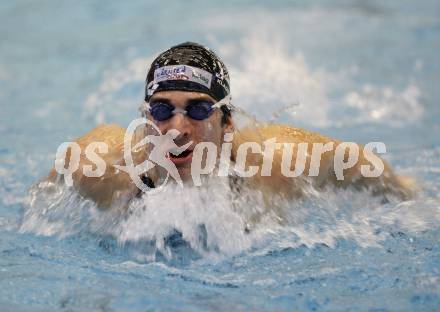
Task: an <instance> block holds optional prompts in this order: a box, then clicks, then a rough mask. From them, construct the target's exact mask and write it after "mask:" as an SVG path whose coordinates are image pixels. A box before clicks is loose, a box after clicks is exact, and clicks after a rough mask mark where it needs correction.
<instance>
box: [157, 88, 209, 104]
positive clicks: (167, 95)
mask: <svg viewBox="0 0 440 312" xmlns="http://www.w3.org/2000/svg"><path fill="white" fill-rule="evenodd" d="M158 101H165V102H169V103H173V104H174V103H176V104H178V103H186V102H191V101H208V102H212V103H215V102H217V101H216V100H215V99H213V98H212V97H211V96H209V95H208V94H206V93H202V92H192V91H191V92H189V91H177V90H176V91H159V92H156V93H154V94H153V96H152V97H151V98H150V102H158Z"/></svg>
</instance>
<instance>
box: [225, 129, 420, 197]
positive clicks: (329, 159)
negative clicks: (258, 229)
mask: <svg viewBox="0 0 440 312" xmlns="http://www.w3.org/2000/svg"><path fill="white" fill-rule="evenodd" d="M273 138H276V142H278V143H294V144H293V153H292V155H293V157H292V161H291V166H290V168H291V170H294V169H295V163H296V156H297V151H298V144H299V143H308V148H307V156H306V161H305V167H304V171H303V173H302V174H301V175H300V176H299V177H296V178H293V177H286V176H284V175H283V174H282V172H281V165H282V148H278V149H276V150H275V152H274V160H273V163H272V171H271V175H270V176H268V177H262V176H261V171H259V172H258V174H257V175H256V176H255V177H254V178H253V179H252V180H253V183H255V184H256V185H257V187H259V188H261V189H262V190H263V191H264V190H268V191H271V192H275V193H279V194H282V195H285V196H287V197H299V196H301V195H302V194H303V193H304V191H305V190H306V188H307V186H308V185H313V186H314V187H316V188H322V187H325V186H326V185H329V184H332V185H335V186H337V187H342V188H346V187H354V188H357V189H362V188H366V189H370V190H371V191H372V192H373V194H386V193H391V194H395V195H397V196H399V197H401V198H404V199H406V198H409V197H411V196H412V195H413V193H414V183H413V182H412V180H411V179H410V178H406V177H400V176H397V175H396V174H395V173H394V172H393V170H392V168H391V167H390V166H389V165H388V164H387V163H386V162H385V161H383V160H381V159H380V158H378V159H380V160H381V161H383V164H384V171H383V173H382V174H381V175H380V176H379V177H376V178H368V177H364V176H363V175H361V166H362V165H367V166H368V165H371V163H370V162H369V161H368V160H367V159H365V157H364V154H363V146H361V145H359V160H358V162H357V163H356V164H355V165H354V166H353V167H352V168H350V169H347V170H345V171H344V175H343V176H344V179H343V180H338V179H337V177H336V174H335V170H334V151H335V149H336V147H337V146H338V145H339V144H340V143H341V142H339V141H337V140H333V139H331V138H328V137H325V136H322V135H320V134H317V133H312V132H309V131H306V130H304V129H300V128H293V127H290V126H283V125H275V124H270V125H265V126H262V127H258V128H254V129H245V130H242V131H240V132H237V133H236V134H235V136H234V142H233V159H234V158H235V157H236V153H237V149H238V146H239V145H240V144H241V143H243V142H245V141H251V142H257V143H259V144H260V145H261V146H263V142H264V141H266V140H269V139H273ZM313 143H321V144H323V145H325V144H327V143H330V144H333V149H332V150H331V151H329V152H325V153H323V155H322V157H321V161H320V163H319V164H320V165H319V174H318V175H317V176H313V177H310V178H309V176H310V172H311V171H310V170H311V169H313V167H314V166H313V165H312V166H311V163H312V162H311V155H312V146H313ZM262 163H263V157H262V155H258V154H251V155H250V156H248V157H247V164H250V165H257V166H259V167H260V168H261V166H262ZM311 167H312V168H311ZM312 171H313V170H312Z"/></svg>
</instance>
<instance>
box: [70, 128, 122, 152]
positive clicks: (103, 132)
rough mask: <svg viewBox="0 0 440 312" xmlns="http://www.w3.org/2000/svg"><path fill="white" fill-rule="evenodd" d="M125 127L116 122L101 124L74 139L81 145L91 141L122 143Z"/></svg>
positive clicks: (110, 143) (112, 143)
mask: <svg viewBox="0 0 440 312" xmlns="http://www.w3.org/2000/svg"><path fill="white" fill-rule="evenodd" d="M124 134H125V129H124V128H122V127H121V126H119V125H117V124H102V125H99V126H97V127H96V128H94V129H92V130H90V131H89V132H87V133H86V134H84V135H83V136H81V137H79V138H77V139H76V140H75V141H76V142H77V143H78V144H79V145H80V146H81V147H83V146H86V145H88V144H90V143H92V142H104V143H105V144H107V145H109V146H114V145H119V144H122V142H123V141H124Z"/></svg>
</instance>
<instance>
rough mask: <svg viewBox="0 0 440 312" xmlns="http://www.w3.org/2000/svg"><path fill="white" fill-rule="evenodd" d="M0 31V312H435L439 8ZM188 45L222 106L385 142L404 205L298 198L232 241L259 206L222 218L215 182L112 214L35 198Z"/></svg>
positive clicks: (122, 15)
mask: <svg viewBox="0 0 440 312" xmlns="http://www.w3.org/2000/svg"><path fill="white" fill-rule="evenodd" d="M0 19H1V21H2V22H1V23H2V27H1V28H0V42H1V44H0V105H1V113H0V134H1V140H0V233H1V239H0V253H1V257H0V289H1V290H0V310H1V311H59V310H68V311H95V310H97V311H98V310H99V311H156V310H165V311H206V310H215V311H217V310H220V311H225V310H233V311H242V310H243V311H245V310H246V311H248V310H251V311H296V310H301V311H358V310H360V311H437V310H440V246H439V243H438V241H439V239H438V238H439V237H440V198H439V195H438V191H439V186H440V184H439V182H440V175H439V174H440V161H439V159H440V136H439V133H440V123H439V122H438V119H439V118H440V105H439V102H438V99H439V98H440V89H439V88H438V82H439V79H440V61H439V59H438V56H437V57H436V55H437V54H438V52H437V51H438V50H439V48H440V4H439V3H438V1H430V0H426V1H419V2H413V1H368V2H365V1H342V0H338V1H332V2H331V3H330V2H328V1H314V2H313V3H312V2H310V3H309V2H307V3H305V2H300V1H278V2H276V3H270V4H269V3H268V2H265V1H241V2H240V3H236V2H235V1H222V2H221V3H220V2H217V3H213V2H211V3H209V4H208V3H206V2H203V1H185V2H179V3H167V4H160V5H159V4H157V3H155V2H153V1H130V2H126V3H124V2H113V3H106V4H105V5H103V4H102V2H101V1H88V2H83V3H75V2H71V1H57V2H53V1H39V2H33V1H21V2H16V1H3V2H1V3H0ZM188 40H191V41H196V42H200V43H203V44H206V45H208V46H210V47H211V48H213V49H214V50H215V51H217V52H218V54H219V55H221V56H222V58H223V59H224V61H225V63H226V64H227V65H228V68H229V69H230V72H231V83H232V94H233V100H234V104H235V105H236V106H238V107H240V108H242V109H244V110H246V111H248V112H249V113H250V114H252V115H254V116H255V117H257V118H258V119H260V120H264V121H273V122H279V123H288V124H292V125H296V126H300V127H304V128H307V129H310V130H313V131H319V132H321V133H323V134H325V135H328V136H332V137H335V138H338V139H341V140H345V141H356V142H360V143H367V142H370V141H382V142H384V143H385V144H386V146H387V154H386V155H385V158H386V159H387V160H388V161H389V162H390V163H391V164H392V166H393V167H394V168H395V169H396V171H397V172H398V173H399V174H403V175H408V176H412V177H414V178H415V179H416V180H417V182H418V185H419V186H420V188H421V190H420V192H419V194H418V196H417V197H416V198H414V199H413V200H410V201H404V202H402V201H399V200H397V199H393V198H391V199H390V201H389V202H386V203H384V202H383V201H381V199H380V198H375V197H372V196H371V195H370V194H368V193H366V192H355V191H353V190H350V189H348V190H344V191H342V190H333V189H328V190H326V191H324V192H322V193H316V192H312V191H311V192H310V193H309V194H308V196H306V197H305V198H303V199H301V200H298V201H295V202H277V203H276V204H279V205H281V206H282V207H283V211H282V214H283V222H282V223H280V222H277V216H274V215H267V216H266V217H265V218H263V219H262V220H261V222H260V223H259V224H257V225H255V227H254V228H253V229H252V230H251V231H250V232H249V233H245V232H244V231H243V228H244V224H245V220H246V218H245V217H244V216H245V215H246V213H247V212H248V211H255V210H258V209H260V208H259V207H260V206H261V199H260V197H259V196H260V194H258V192H257V191H252V190H249V191H248V192H247V193H246V194H244V196H243V197H242V198H238V199H237V200H238V202H237V203H238V207H240V209H241V210H240V211H237V210H236V209H234V207H233V205H232V204H231V198H230V193H229V192H228V190H229V189H228V183H226V182H225V181H223V180H221V179H220V180H218V181H213V182H211V183H212V184H210V185H207V186H206V189H204V190H200V189H185V190H182V189H179V188H174V187H173V186H170V187H169V188H168V189H167V190H166V191H165V192H162V193H159V194H157V195H155V196H144V197H143V198H140V199H138V200H136V201H135V202H133V203H132V205H131V207H130V211H131V212H132V213H131V215H130V216H125V217H121V216H120V215H119V214H118V213H117V212H112V213H102V212H99V211H97V210H96V208H95V207H94V205H93V203H91V202H90V201H87V200H84V199H82V198H80V197H79V196H78V195H77V194H76V193H75V192H72V190H69V189H68V188H66V187H63V186H56V187H52V186H47V185H41V184H40V185H36V183H37V181H38V180H39V179H40V178H42V177H44V175H45V174H47V172H48V171H49V169H50V168H51V167H52V166H53V162H54V157H55V152H56V149H57V147H58V145H59V144H60V143H61V142H64V141H69V140H72V139H73V138H75V137H78V136H80V135H82V134H84V133H85V132H87V131H88V130H90V129H91V128H93V127H95V126H96V125H97V124H99V123H103V122H105V123H118V124H120V125H121V126H127V125H128V124H129V122H130V121H131V120H132V119H134V118H136V117H138V111H137V108H138V106H139V104H140V102H141V100H142V93H143V84H144V79H145V74H146V70H147V66H148V65H149V62H150V61H151V60H152V58H153V57H154V56H155V55H157V54H158V53H159V52H160V51H162V50H164V49H166V48H168V47H170V46H171V45H173V44H176V43H180V42H183V41H188ZM33 185H34V186H33ZM31 186H33V187H32V188H31ZM29 189H30V190H29ZM275 200H277V199H276V198H274V201H275ZM278 200H279V199H278ZM237 203H236V204H237ZM278 221H279V220H278Z"/></svg>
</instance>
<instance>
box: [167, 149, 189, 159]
mask: <svg viewBox="0 0 440 312" xmlns="http://www.w3.org/2000/svg"><path fill="white" fill-rule="evenodd" d="M191 153H192V151H191V150H184V151H183V152H181V153H180V154H178V155H177V154H175V153H173V152H170V157H172V158H185V157H187V156H189V155H190V154H191Z"/></svg>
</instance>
